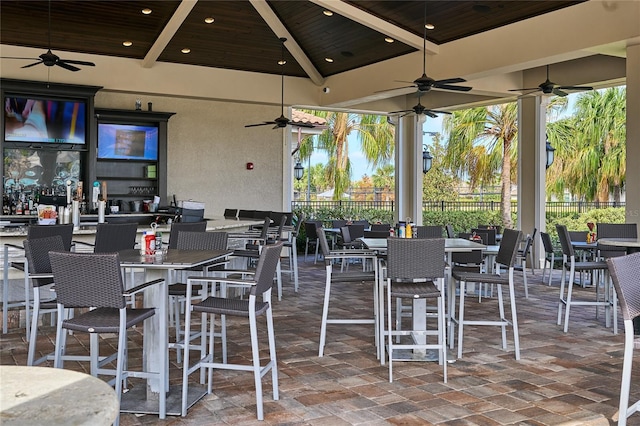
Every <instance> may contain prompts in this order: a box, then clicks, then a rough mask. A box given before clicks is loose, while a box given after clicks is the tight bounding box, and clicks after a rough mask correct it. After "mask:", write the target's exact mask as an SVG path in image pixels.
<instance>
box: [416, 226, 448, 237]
mask: <svg viewBox="0 0 640 426" xmlns="http://www.w3.org/2000/svg"><path fill="white" fill-rule="evenodd" d="M442 232H443V228H442V225H425V226H416V235H417V236H418V238H442Z"/></svg>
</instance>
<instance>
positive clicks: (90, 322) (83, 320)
mask: <svg viewBox="0 0 640 426" xmlns="http://www.w3.org/2000/svg"><path fill="white" fill-rule="evenodd" d="M154 314H155V308H145V309H129V308H127V328H130V327H133V326H134V325H136V324H139V323H141V322H142V321H144V320H145V319H147V318H149V317H152V316H153V315H154ZM62 327H63V328H66V329H69V330H74V331H83V332H85V333H117V332H118V331H119V330H120V310H119V309H117V308H98V309H94V310H92V311H88V312H86V313H84V314H82V315H79V316H77V317H74V318H71V319H67V320H64V321H63V322H62Z"/></svg>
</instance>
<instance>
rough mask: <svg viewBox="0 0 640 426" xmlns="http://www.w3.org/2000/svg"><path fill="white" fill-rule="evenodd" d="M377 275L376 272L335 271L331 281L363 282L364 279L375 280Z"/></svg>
mask: <svg viewBox="0 0 640 426" xmlns="http://www.w3.org/2000/svg"><path fill="white" fill-rule="evenodd" d="M375 279H376V276H375V273H374V272H363V271H353V272H351V271H348V272H333V273H332V274H331V282H338V283H339V282H363V281H375Z"/></svg>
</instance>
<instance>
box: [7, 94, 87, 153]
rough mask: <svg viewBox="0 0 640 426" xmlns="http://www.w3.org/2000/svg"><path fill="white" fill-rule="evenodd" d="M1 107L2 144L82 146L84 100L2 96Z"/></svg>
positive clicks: (84, 132) (84, 113)
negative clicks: (2, 122) (24, 143)
mask: <svg viewBox="0 0 640 426" xmlns="http://www.w3.org/2000/svg"><path fill="white" fill-rule="evenodd" d="M3 106H4V140H5V142H29V143H53V144H75V145H84V144H85V141H86V122H87V104H86V102H85V101H81V100H62V99H53V98H37V97H24V96H5V98H4V104H3Z"/></svg>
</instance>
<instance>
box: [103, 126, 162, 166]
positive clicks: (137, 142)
mask: <svg viewBox="0 0 640 426" xmlns="http://www.w3.org/2000/svg"><path fill="white" fill-rule="evenodd" d="M98 158H102V159H112V160H153V161H155V160H157V159H158V128H157V127H155V126H143V125H132V124H115V123H99V124H98Z"/></svg>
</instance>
